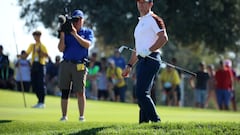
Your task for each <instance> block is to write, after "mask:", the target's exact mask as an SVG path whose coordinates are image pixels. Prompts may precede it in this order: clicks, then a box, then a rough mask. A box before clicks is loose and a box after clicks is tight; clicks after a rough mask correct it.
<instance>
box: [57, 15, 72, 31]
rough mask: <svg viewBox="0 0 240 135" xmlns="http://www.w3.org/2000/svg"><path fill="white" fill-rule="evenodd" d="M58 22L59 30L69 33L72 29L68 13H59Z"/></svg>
mask: <svg viewBox="0 0 240 135" xmlns="http://www.w3.org/2000/svg"><path fill="white" fill-rule="evenodd" d="M58 22H59V23H60V30H59V32H64V33H66V34H69V33H70V32H71V31H72V18H71V17H69V16H68V15H59V16H58Z"/></svg>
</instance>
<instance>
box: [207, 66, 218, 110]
mask: <svg viewBox="0 0 240 135" xmlns="http://www.w3.org/2000/svg"><path fill="white" fill-rule="evenodd" d="M207 70H208V74H209V79H208V82H207V91H208V94H207V99H206V103H205V108H207V107H208V104H209V101H210V99H212V101H213V104H214V107H215V108H216V109H218V105H217V98H216V92H215V90H216V88H215V69H214V65H208V66H207Z"/></svg>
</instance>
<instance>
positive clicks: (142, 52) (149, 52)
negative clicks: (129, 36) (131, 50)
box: [139, 49, 152, 58]
mask: <svg viewBox="0 0 240 135" xmlns="http://www.w3.org/2000/svg"><path fill="white" fill-rule="evenodd" d="M151 53H152V52H151V51H150V50H149V49H144V50H142V51H141V52H140V53H139V55H140V56H141V57H143V58H145V57H147V56H148V55H150V54H151Z"/></svg>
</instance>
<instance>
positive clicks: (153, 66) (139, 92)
mask: <svg viewBox="0 0 240 135" xmlns="http://www.w3.org/2000/svg"><path fill="white" fill-rule="evenodd" d="M150 56H151V57H154V58H157V59H159V61H160V60H161V58H160V54H159V53H157V52H153V53H151V54H150ZM159 61H156V60H153V59H150V58H147V57H145V58H143V57H141V56H138V63H137V67H136V73H137V84H136V96H137V99H138V105H139V107H140V114H139V123H145V122H149V121H152V122H158V121H160V117H159V116H158V114H157V112H156V108H155V104H154V103H153V100H152V98H151V95H150V94H151V88H152V86H153V81H154V79H155V77H156V76H157V74H158V72H159V69H160V62H159Z"/></svg>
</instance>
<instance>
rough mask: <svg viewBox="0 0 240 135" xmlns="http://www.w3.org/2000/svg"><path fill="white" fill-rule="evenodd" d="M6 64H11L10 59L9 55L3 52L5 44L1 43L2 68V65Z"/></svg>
mask: <svg viewBox="0 0 240 135" xmlns="http://www.w3.org/2000/svg"><path fill="white" fill-rule="evenodd" d="M4 64H8V65H9V59H8V56H7V55H4V54H3V46H2V45H0V69H1V68H2V66H3V65H4Z"/></svg>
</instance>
